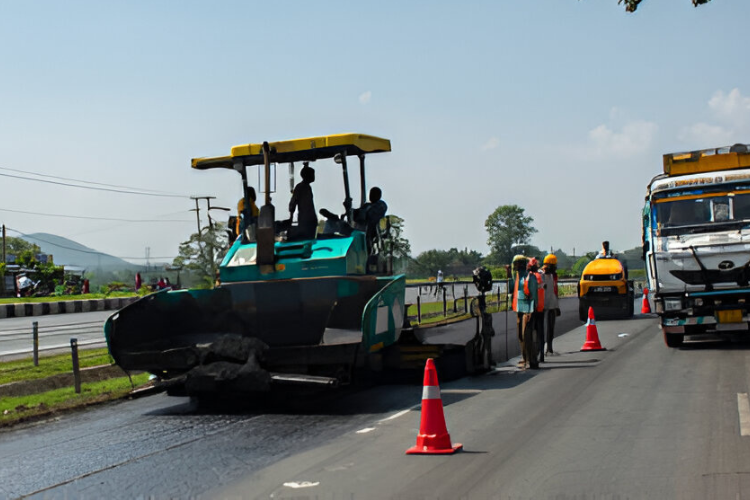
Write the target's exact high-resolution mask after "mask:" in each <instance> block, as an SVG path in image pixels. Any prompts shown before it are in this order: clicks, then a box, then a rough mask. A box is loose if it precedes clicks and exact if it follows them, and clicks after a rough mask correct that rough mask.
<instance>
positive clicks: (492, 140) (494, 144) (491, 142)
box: [482, 137, 500, 151]
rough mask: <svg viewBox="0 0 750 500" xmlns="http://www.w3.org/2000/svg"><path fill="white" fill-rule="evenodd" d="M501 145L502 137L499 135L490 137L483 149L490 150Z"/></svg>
mask: <svg viewBox="0 0 750 500" xmlns="http://www.w3.org/2000/svg"><path fill="white" fill-rule="evenodd" d="M499 145H500V139H498V138H497V137H490V138H489V139H488V140H487V142H485V143H484V145H483V146H482V151H489V150H490V149H495V148H497V147H498V146H499Z"/></svg>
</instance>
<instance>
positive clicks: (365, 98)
mask: <svg viewBox="0 0 750 500" xmlns="http://www.w3.org/2000/svg"><path fill="white" fill-rule="evenodd" d="M370 99H372V92H371V91H369V90H368V91H367V92H362V93H361V94H359V102H360V104H367V103H368V102H370Z"/></svg>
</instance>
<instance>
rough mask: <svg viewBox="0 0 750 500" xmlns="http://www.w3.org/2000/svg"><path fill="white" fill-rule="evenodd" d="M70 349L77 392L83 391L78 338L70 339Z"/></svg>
mask: <svg viewBox="0 0 750 500" xmlns="http://www.w3.org/2000/svg"><path fill="white" fill-rule="evenodd" d="M70 351H71V353H70V354H71V358H72V361H73V381H74V383H75V389H76V394H80V393H81V368H80V366H79V365H78V339H70Z"/></svg>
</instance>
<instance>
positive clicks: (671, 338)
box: [664, 332, 685, 347]
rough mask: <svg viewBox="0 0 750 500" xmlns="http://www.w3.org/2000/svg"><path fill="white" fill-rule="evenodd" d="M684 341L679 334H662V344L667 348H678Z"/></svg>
mask: <svg viewBox="0 0 750 500" xmlns="http://www.w3.org/2000/svg"><path fill="white" fill-rule="evenodd" d="M684 340H685V336H684V335H682V334H681V333H667V332H664V343H665V344H667V347H680V346H681V345H682V343H683V342H684Z"/></svg>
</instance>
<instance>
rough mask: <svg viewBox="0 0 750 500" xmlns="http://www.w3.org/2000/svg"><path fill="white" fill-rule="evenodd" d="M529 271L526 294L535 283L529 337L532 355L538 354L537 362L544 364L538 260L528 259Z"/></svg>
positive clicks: (542, 313)
mask: <svg viewBox="0 0 750 500" xmlns="http://www.w3.org/2000/svg"><path fill="white" fill-rule="evenodd" d="M527 269H528V271H529V276H528V279H527V280H526V284H525V285H524V286H525V287H526V288H527V289H528V291H527V292H526V293H527V294H531V293H532V292H531V289H530V288H529V284H530V283H531V282H532V281H536V284H537V287H536V295H535V296H533V298H534V311H533V312H532V313H531V323H530V328H531V330H532V335H531V337H532V338H533V339H534V353H538V354H539V362H540V363H543V362H544V295H545V294H544V281H543V280H542V274H541V273H540V272H539V259H537V258H532V259H529V263H528V264H527Z"/></svg>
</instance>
